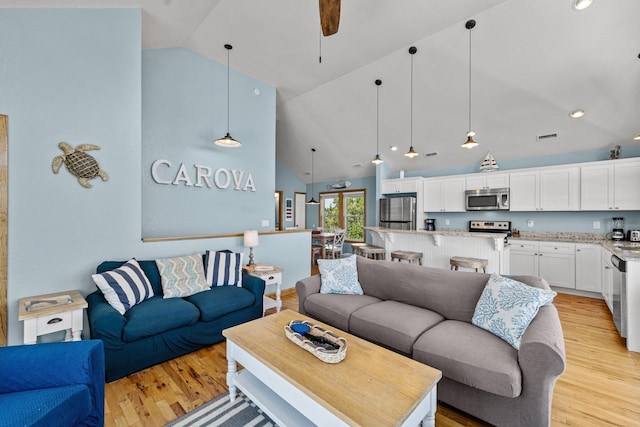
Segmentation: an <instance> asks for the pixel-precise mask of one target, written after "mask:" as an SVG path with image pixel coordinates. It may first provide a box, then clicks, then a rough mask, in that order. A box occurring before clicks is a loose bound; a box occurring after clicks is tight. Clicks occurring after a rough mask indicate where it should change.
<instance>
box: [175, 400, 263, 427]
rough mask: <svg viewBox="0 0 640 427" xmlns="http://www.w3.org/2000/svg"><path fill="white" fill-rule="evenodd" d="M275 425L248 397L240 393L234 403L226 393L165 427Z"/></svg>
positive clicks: (250, 426)
mask: <svg viewBox="0 0 640 427" xmlns="http://www.w3.org/2000/svg"><path fill="white" fill-rule="evenodd" d="M275 425H276V424H275V423H274V422H273V421H271V419H270V418H269V417H268V416H267V415H265V414H264V413H263V412H262V410H260V408H258V407H257V406H256V405H255V404H254V403H253V402H252V401H251V400H249V398H247V396H245V395H244V394H242V393H241V392H238V396H237V397H236V400H235V401H234V402H233V403H231V402H229V393H225V394H223V395H221V396H218V397H216V398H215V399H213V400H211V401H209V402H207V403H205V404H204V405H202V406H199V407H197V408H196V409H194V410H193V411H191V412H189V413H188V414H185V415H183V416H181V417H180V418H178V419H177V420H175V421H172V422H170V423H169V424H167V425H166V426H165V427H204V426H217V427H218V426H219V427H245V426H246V427H275Z"/></svg>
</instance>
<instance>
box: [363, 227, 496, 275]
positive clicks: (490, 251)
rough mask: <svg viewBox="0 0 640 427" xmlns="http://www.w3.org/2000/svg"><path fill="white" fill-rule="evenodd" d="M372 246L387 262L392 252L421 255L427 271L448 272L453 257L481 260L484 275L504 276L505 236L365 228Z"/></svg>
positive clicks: (452, 231)
mask: <svg viewBox="0 0 640 427" xmlns="http://www.w3.org/2000/svg"><path fill="white" fill-rule="evenodd" d="M365 230H366V231H368V232H369V234H370V235H371V239H372V243H373V244H374V245H376V246H380V247H383V248H384V249H385V251H386V257H385V258H386V259H391V252H392V251H412V252H422V253H423V254H424V257H423V262H422V264H423V265H425V266H427V267H435V268H443V269H447V270H448V269H449V268H450V264H449V259H450V258H451V257H454V256H462V257H471V258H482V259H486V260H487V261H488V264H487V273H500V274H507V273H508V272H509V270H508V260H507V259H506V258H505V251H504V249H505V245H504V238H505V237H506V233H481V232H469V231H466V230H453V229H452V230H437V231H426V230H395V229H391V228H384V227H365Z"/></svg>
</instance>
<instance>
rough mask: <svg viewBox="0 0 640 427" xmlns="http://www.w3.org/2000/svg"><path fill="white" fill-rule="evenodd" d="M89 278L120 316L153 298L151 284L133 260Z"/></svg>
mask: <svg viewBox="0 0 640 427" xmlns="http://www.w3.org/2000/svg"><path fill="white" fill-rule="evenodd" d="M91 278H92V279H93V281H94V282H95V283H96V285H97V286H98V288H99V289H100V291H102V294H103V295H104V299H106V300H107V302H108V303H109V305H110V306H111V307H113V308H115V309H116V310H118V313H120V314H124V313H125V312H126V311H127V310H129V309H130V308H131V307H133V306H134V305H136V304H138V303H140V302H142V301H144V300H146V299H147V298H151V297H152V296H153V288H152V287H151V282H149V279H148V278H147V276H146V275H145V274H144V271H142V268H140V264H138V261H136V260H135V259H130V260H129V261H127V262H125V263H124V264H122V265H121V266H120V267H118V268H116V269H115V270H111V271H105V272H104V273H100V274H93V275H91Z"/></svg>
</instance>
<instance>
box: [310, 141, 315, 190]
mask: <svg viewBox="0 0 640 427" xmlns="http://www.w3.org/2000/svg"><path fill="white" fill-rule="evenodd" d="M315 152H316V149H315V148H312V149H311V198H312V199H313V187H314V182H313V181H314V179H313V154H314V153H315Z"/></svg>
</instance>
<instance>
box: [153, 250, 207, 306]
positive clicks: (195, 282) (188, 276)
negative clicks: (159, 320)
mask: <svg viewBox="0 0 640 427" xmlns="http://www.w3.org/2000/svg"><path fill="white" fill-rule="evenodd" d="M156 265H157V266H158V271H159V272H160V278H161V280H162V294H163V298H181V297H188V296H189V295H193V294H197V293H198V292H202V291H206V290H208V289H210V287H209V285H208V284H207V280H206V279H205V277H204V266H203V265H202V255H200V254H194V255H189V256H182V257H176V258H166V259H157V260H156Z"/></svg>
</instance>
